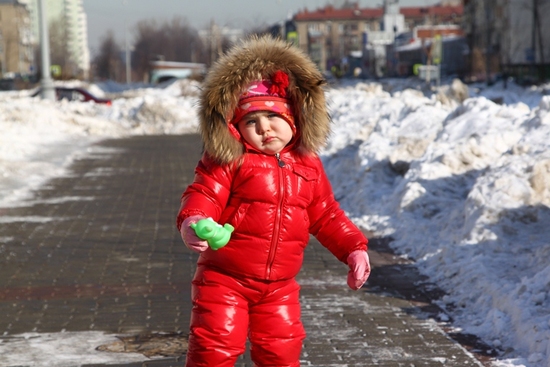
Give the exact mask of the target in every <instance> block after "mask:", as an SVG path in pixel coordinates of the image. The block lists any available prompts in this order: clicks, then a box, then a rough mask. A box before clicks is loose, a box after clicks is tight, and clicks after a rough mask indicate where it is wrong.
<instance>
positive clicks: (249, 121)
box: [246, 119, 256, 125]
mask: <svg viewBox="0 0 550 367" xmlns="http://www.w3.org/2000/svg"><path fill="white" fill-rule="evenodd" d="M255 123H256V120H254V119H251V120H246V125H253V124H255Z"/></svg>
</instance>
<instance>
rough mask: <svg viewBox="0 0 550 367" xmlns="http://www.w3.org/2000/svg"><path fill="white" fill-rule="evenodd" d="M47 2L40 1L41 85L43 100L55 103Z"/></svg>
mask: <svg viewBox="0 0 550 367" xmlns="http://www.w3.org/2000/svg"><path fill="white" fill-rule="evenodd" d="M45 1H46V0H38V11H39V13H40V14H39V15H38V18H39V21H40V50H41V52H42V79H41V80H40V85H41V87H42V91H41V93H40V96H41V97H42V99H49V100H51V101H55V88H54V85H53V80H52V77H51V76H50V36H49V34H48V18H47V16H46V4H45Z"/></svg>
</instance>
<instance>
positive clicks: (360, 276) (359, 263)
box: [348, 250, 370, 291]
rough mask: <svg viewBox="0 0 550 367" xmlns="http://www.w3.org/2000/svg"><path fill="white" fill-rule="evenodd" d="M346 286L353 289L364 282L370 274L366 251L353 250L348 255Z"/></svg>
mask: <svg viewBox="0 0 550 367" xmlns="http://www.w3.org/2000/svg"><path fill="white" fill-rule="evenodd" d="M348 266H349V269H350V270H349V272H348V286H349V287H350V288H351V289H353V290H354V291H356V290H358V289H359V288H361V287H362V286H363V284H365V282H366V281H367V279H368V277H369V275H370V263H369V255H368V254H367V251H363V250H355V251H353V252H352V253H351V254H349V256H348Z"/></svg>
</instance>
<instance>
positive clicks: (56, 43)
mask: <svg viewBox="0 0 550 367" xmlns="http://www.w3.org/2000/svg"><path fill="white" fill-rule="evenodd" d="M42 1H43V4H44V5H45V6H46V14H47V18H48V25H49V30H50V39H51V42H50V49H51V53H52V64H53V63H56V61H55V57H56V55H55V54H56V53H57V54H62V56H63V57H59V55H58V57H59V58H60V59H61V60H68V61H70V62H69V63H65V64H64V65H60V66H61V67H62V68H64V69H68V70H63V72H64V73H65V74H67V75H70V76H82V77H83V78H85V79H86V78H88V74H89V71H90V49H89V47H88V25H87V18H86V13H84V7H83V4H82V1H83V0H42ZM19 2H22V3H25V4H26V5H27V6H28V8H29V11H30V14H31V23H32V31H33V34H34V38H35V39H36V40H39V39H40V34H39V30H40V23H39V14H38V0H19Z"/></svg>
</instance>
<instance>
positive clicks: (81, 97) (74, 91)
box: [32, 87, 112, 106]
mask: <svg viewBox="0 0 550 367" xmlns="http://www.w3.org/2000/svg"><path fill="white" fill-rule="evenodd" d="M40 92H41V90H40V89H39V90H38V91H36V92H35V93H34V94H33V95H32V96H33V97H36V96H39V95H40ZM55 97H56V99H57V100H58V101H61V100H63V99H66V100H68V101H80V102H89V101H94V102H95V103H104V104H107V105H108V106H110V105H111V103H112V102H111V100H110V99H106V98H99V97H96V96H94V95H93V94H92V93H90V92H88V91H87V90H86V89H84V88H78V87H76V88H71V87H55Z"/></svg>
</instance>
